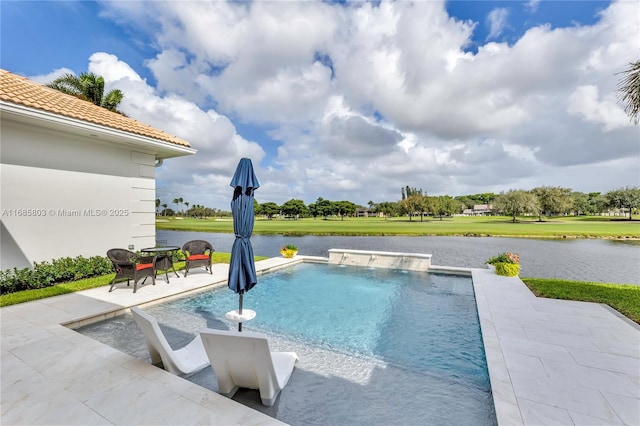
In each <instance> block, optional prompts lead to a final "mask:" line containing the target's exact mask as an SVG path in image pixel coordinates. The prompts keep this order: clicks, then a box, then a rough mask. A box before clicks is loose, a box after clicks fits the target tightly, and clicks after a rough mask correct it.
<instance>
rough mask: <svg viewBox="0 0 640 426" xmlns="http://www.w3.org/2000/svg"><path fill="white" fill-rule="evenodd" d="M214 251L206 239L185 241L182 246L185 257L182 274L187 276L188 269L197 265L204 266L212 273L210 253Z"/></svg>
mask: <svg viewBox="0 0 640 426" xmlns="http://www.w3.org/2000/svg"><path fill="white" fill-rule="evenodd" d="M214 251H215V250H214V249H213V246H212V245H211V243H210V242H208V241H203V240H193V241H189V242H187V243H185V244H184V245H183V246H182V252H183V253H184V258H185V266H184V276H185V277H186V276H187V274H188V273H189V269H191V268H195V267H198V266H204V267H205V269H207V270H208V271H209V273H210V274H212V273H213V271H212V270H211V263H212V262H211V255H212V254H213V252H214Z"/></svg>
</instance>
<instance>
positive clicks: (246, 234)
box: [229, 158, 260, 330]
mask: <svg viewBox="0 0 640 426" xmlns="http://www.w3.org/2000/svg"><path fill="white" fill-rule="evenodd" d="M231 186H232V187H233V199H232V200H231V214H232V215H233V232H234V233H235V236H236V239H235V241H234V242H233V246H232V247H231V261H230V262H229V288H230V289H231V290H233V291H234V292H236V293H238V294H239V295H240V308H239V313H240V314H242V297H243V295H244V292H245V291H249V290H251V289H252V288H253V287H254V286H255V285H256V283H257V282H258V280H257V276H256V264H255V262H254V260H253V257H254V256H253V247H252V246H251V234H252V232H253V222H254V211H253V192H254V191H255V190H256V189H258V188H259V187H260V183H259V182H258V179H257V178H256V175H255V173H254V171H253V164H251V160H250V159H248V158H243V159H241V160H240V162H239V163H238V167H237V168H236V172H235V174H234V175H233V179H231ZM238 329H239V330H242V323H240V324H239V325H238Z"/></svg>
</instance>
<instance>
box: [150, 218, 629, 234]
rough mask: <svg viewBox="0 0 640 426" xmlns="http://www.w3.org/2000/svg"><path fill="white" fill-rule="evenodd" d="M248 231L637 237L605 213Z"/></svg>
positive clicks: (176, 225) (285, 225) (208, 223)
mask: <svg viewBox="0 0 640 426" xmlns="http://www.w3.org/2000/svg"><path fill="white" fill-rule="evenodd" d="M158 219H159V221H157V223H156V229H165V230H177V231H204V232H229V233H230V232H233V221H232V220H230V219H227V218H224V219H220V218H218V219H216V218H209V219H193V218H184V219H175V218H162V217H161V218H158ZM253 232H254V234H277V235H354V236H355V235H442V236H503V237H534V238H640V220H633V221H629V220H624V219H623V218H620V217H616V218H607V217H601V216H598V217H582V216H581V217H562V218H553V219H545V220H544V221H543V222H538V221H537V217H536V218H534V217H523V218H520V221H519V222H516V223H513V222H512V221H511V219H510V218H508V217H504V216H476V217H459V216H457V217H454V218H446V219H444V220H439V219H438V218H432V217H425V218H424V221H420V218H419V217H417V218H414V219H413V220H412V221H409V220H408V219H407V218H406V217H404V218H392V219H389V220H385V219H381V218H345V219H344V220H341V219H340V218H330V219H328V220H324V219H322V218H317V219H312V218H305V219H300V220H266V219H262V218H257V219H256V221H255V225H254V231H253Z"/></svg>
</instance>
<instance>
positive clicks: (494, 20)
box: [487, 7, 509, 40]
mask: <svg viewBox="0 0 640 426" xmlns="http://www.w3.org/2000/svg"><path fill="white" fill-rule="evenodd" d="M508 18H509V11H508V10H507V9H505V8H504V7H498V8H495V9H493V10H492V11H491V12H489V14H488V15H487V25H489V34H488V35H487V40H493V39H496V38H498V37H499V36H500V35H501V34H502V32H503V31H504V30H505V28H507V26H508V25H509V22H508Z"/></svg>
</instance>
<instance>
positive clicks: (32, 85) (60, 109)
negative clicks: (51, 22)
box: [0, 69, 190, 147]
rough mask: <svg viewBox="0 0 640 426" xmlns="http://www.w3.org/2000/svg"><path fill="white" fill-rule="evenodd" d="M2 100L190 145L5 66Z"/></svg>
mask: <svg viewBox="0 0 640 426" xmlns="http://www.w3.org/2000/svg"><path fill="white" fill-rule="evenodd" d="M0 100H2V101H6V102H11V103H14V104H18V105H23V106H26V107H29V108H34V109H39V110H42V111H47V112H51V113H54V114H58V115H62V116H65V117H69V118H75V119H78V120H82V121H86V122H89V123H94V124H98V125H101V126H105V127H109V128H112V129H117V130H122V131H124V132H129V133H133V134H136V135H140V136H146V137H149V138H153V139H156V140H160V141H163V142H169V143H173V144H176V145H181V146H186V147H189V146H190V145H189V142H187V141H186V140H184V139H180V138H179V137H177V136H174V135H171V134H169V133H166V132H163V131H162V130H158V129H155V128H153V127H151V126H149V125H148V124H144V123H140V122H139V121H136V120H134V119H132V118H129V117H125V116H124V115H121V114H118V113H116V112H112V111H109V110H107V109H105V108H102V107H100V106H97V105H94V104H92V103H91V102H88V101H84V100H82V99H78V98H76V97H75V96H71V95H67V94H64V93H62V92H59V91H57V90H54V89H51V88H49V87H47V86H44V85H42V84H38V83H36V82H34V81H31V80H29V79H27V78H25V77H20V76H18V75H15V74H13V73H10V72H9V71H6V70H3V69H0Z"/></svg>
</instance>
